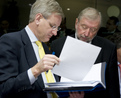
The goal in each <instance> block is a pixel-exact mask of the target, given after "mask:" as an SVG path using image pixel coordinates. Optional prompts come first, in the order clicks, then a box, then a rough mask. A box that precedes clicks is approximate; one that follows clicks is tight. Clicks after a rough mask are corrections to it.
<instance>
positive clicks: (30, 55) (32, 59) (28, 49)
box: [21, 30, 44, 88]
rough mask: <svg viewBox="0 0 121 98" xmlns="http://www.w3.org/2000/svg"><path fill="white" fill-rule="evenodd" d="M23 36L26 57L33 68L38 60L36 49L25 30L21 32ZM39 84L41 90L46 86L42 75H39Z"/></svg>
mask: <svg viewBox="0 0 121 98" xmlns="http://www.w3.org/2000/svg"><path fill="white" fill-rule="evenodd" d="M21 34H22V40H23V44H24V51H25V56H26V58H27V61H28V64H29V67H30V68H31V67H33V66H34V65H35V64H36V63H37V58H36V56H35V52H34V49H33V47H32V44H31V41H30V39H29V37H28V35H27V33H26V31H25V30H23V31H22V32H21ZM37 82H38V84H39V86H40V87H41V88H43V87H44V84H43V79H42V76H41V74H40V75H39V77H38V79H37Z"/></svg>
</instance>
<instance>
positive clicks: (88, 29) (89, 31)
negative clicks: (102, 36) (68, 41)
mask: <svg viewBox="0 0 121 98" xmlns="http://www.w3.org/2000/svg"><path fill="white" fill-rule="evenodd" d="M99 25H100V20H89V19H86V18H82V19H81V20H80V21H78V19H76V24H75V28H76V33H77V37H78V39H80V40H82V41H85V42H90V41H91V40H92V39H93V38H94V37H95V36H96V34H97V31H98V29H99Z"/></svg>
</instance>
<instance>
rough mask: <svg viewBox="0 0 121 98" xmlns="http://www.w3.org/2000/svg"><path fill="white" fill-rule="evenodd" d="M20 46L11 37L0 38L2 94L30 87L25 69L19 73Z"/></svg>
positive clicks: (6, 94) (10, 93)
mask: <svg viewBox="0 0 121 98" xmlns="http://www.w3.org/2000/svg"><path fill="white" fill-rule="evenodd" d="M18 51H20V47H18V46H17V44H16V41H13V39H12V38H10V37H7V36H3V37H1V39H0V84H1V85H0V87H1V88H0V91H1V92H2V94H3V96H5V97H6V96H9V95H12V94H14V95H16V94H18V93H20V92H21V91H23V90H27V89H30V88H32V86H31V85H30V81H29V78H28V75H27V70H25V71H23V72H22V73H19V71H20V69H19V68H20V67H19V66H20V65H19V64H20V63H19V60H18V59H19V56H21V55H20V54H19V52H18Z"/></svg>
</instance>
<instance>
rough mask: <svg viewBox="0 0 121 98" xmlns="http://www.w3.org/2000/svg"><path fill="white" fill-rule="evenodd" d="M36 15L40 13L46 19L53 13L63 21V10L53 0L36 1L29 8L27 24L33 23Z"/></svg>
mask: <svg viewBox="0 0 121 98" xmlns="http://www.w3.org/2000/svg"><path fill="white" fill-rule="evenodd" d="M38 13H41V14H42V15H43V16H44V17H46V18H48V17H49V16H50V15H51V14H52V13H55V14H56V15H60V16H61V17H62V19H64V13H63V10H62V8H61V7H60V5H59V3H58V2H56V1H55V0H36V2H35V3H34V4H33V5H32V7H31V11H30V16H29V23H30V22H33V21H34V19H35V16H36V14H38Z"/></svg>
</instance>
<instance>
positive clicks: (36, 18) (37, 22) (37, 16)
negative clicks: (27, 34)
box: [35, 13, 43, 25]
mask: <svg viewBox="0 0 121 98" xmlns="http://www.w3.org/2000/svg"><path fill="white" fill-rule="evenodd" d="M42 18H43V16H42V14H41V13H38V14H36V16H35V22H36V24H37V25H38V24H39V23H40V21H41V19H42Z"/></svg>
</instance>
